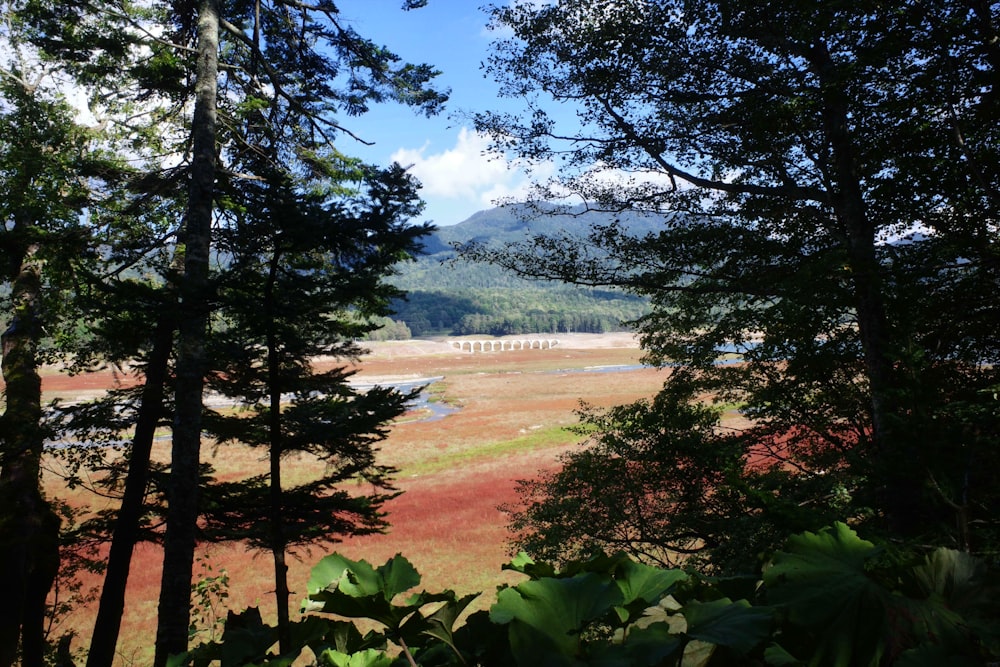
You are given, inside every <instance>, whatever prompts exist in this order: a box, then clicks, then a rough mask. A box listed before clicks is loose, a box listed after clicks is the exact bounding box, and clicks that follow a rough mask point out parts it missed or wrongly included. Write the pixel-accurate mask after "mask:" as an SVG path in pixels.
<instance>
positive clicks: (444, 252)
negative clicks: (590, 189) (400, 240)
mask: <svg viewBox="0 0 1000 667" xmlns="http://www.w3.org/2000/svg"><path fill="white" fill-rule="evenodd" d="M594 225H597V226H602V225H608V226H614V227H616V228H618V229H621V230H622V231H624V232H627V233H630V234H636V235H641V234H646V233H651V232H654V233H655V231H656V230H657V229H658V228H660V227H662V226H663V219H662V218H661V217H659V216H643V215H640V214H636V213H629V212H626V213H622V214H618V215H611V214H608V213H601V212H596V211H585V210H583V209H582V208H577V209H574V211H573V215H568V216H567V215H559V216H546V215H544V213H540V212H538V211H533V210H530V209H528V208H526V207H523V206H512V207H505V208H495V209H491V210H488V211H480V212H479V213H476V214H475V215H473V216H472V217H471V218H469V219H468V220H465V221H464V222H461V223H459V224H457V225H451V226H447V227H441V228H439V229H438V230H436V231H435V232H434V233H433V234H431V235H429V236H428V237H427V238H426V239H425V241H424V253H423V254H422V255H420V256H419V257H418V258H417V259H416V261H413V262H407V263H405V264H402V265H400V267H399V272H400V273H399V275H398V276H396V277H395V278H394V279H393V283H394V284H395V285H396V286H397V287H399V288H401V289H402V290H404V291H405V292H406V293H407V298H406V299H398V300H396V301H395V302H394V303H393V310H394V311H395V313H396V314H395V315H394V316H393V318H392V321H386V326H385V327H383V329H382V330H380V331H378V332H374V333H373V334H371V337H372V338H405V337H408V336H410V335H412V336H416V337H421V336H433V335H444V334H450V335H471V334H488V335H491V336H503V335H507V334H521V333H560V332H563V333H566V332H583V333H605V332H608V331H620V330H623V329H627V328H629V327H628V324H627V323H628V322H630V321H632V320H635V319H636V318H638V317H641V316H642V315H644V314H645V313H646V312H648V310H649V305H648V300H647V299H645V298H643V297H639V296H636V295H634V294H627V293H625V292H623V291H619V290H614V289H608V288H600V289H597V288H594V289H591V288H588V287H585V286H579V285H566V284H564V283H561V282H551V281H537V280H527V279H525V278H522V277H518V276H517V275H515V274H513V273H510V272H508V271H504V270H503V269H500V268H498V267H496V266H492V265H490V264H486V263H478V262H471V261H468V260H466V259H462V258H459V257H457V253H456V251H455V248H454V246H455V245H456V244H464V243H469V242H475V243H482V244H485V245H488V246H496V247H502V246H506V245H510V244H512V243H517V242H519V241H523V240H525V239H526V238H528V237H529V235H533V234H547V235H565V236H567V237H572V238H582V237H583V236H584V235H585V234H586V233H587V232H588V230H589V229H590V228H591V226H594Z"/></svg>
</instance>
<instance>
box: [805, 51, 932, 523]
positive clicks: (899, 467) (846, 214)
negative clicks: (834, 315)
mask: <svg viewBox="0 0 1000 667" xmlns="http://www.w3.org/2000/svg"><path fill="white" fill-rule="evenodd" d="M809 55H810V58H811V60H812V61H813V64H814V66H815V68H816V71H817V74H818V77H819V81H820V86H821V89H822V95H823V120H824V125H825V132H826V136H827V142H828V145H829V149H830V164H829V170H830V177H831V179H832V181H833V182H832V184H831V186H832V187H831V191H832V193H833V194H832V201H831V204H832V205H833V208H834V211H835V213H836V215H837V218H838V219H839V220H840V222H841V224H842V226H843V229H842V230H841V231H842V233H843V234H844V236H845V240H846V251H847V257H848V261H849V265H850V272H851V275H850V279H851V283H852V287H853V293H854V307H855V311H856V316H857V322H858V334H859V337H860V340H861V348H862V353H863V355H864V359H863V361H864V368H865V375H866V377H867V380H868V392H869V397H870V406H871V420H872V433H871V440H872V451H871V452H870V456H869V460H870V464H871V471H870V474H872V475H873V476H874V477H875V480H874V481H875V482H876V484H878V492H877V493H878V496H879V497H878V503H879V505H880V506H881V507H882V509H883V511H884V513H885V522H886V525H887V527H888V528H889V530H891V531H892V532H893V533H895V534H897V535H914V534H916V533H917V532H918V531H919V530H920V525H919V523H920V522H919V512H918V511H917V508H919V507H920V500H919V496H920V480H919V478H917V477H916V476H915V475H913V474H910V473H911V472H912V471H913V470H914V468H913V467H912V466H910V465H907V463H909V462H910V461H909V460H908V458H907V457H906V453H905V452H903V451H902V443H901V442H900V440H901V438H899V437H898V435H897V434H896V433H895V430H896V429H895V425H894V421H893V420H894V419H895V418H897V417H898V413H899V405H900V402H899V401H900V397H899V392H898V391H897V386H896V385H897V381H896V378H895V373H894V370H893V362H892V354H891V350H890V346H891V335H890V330H889V321H888V317H887V316H886V309H885V296H884V290H885V286H884V284H883V281H882V277H881V267H880V266H879V262H878V258H877V256H876V252H875V225H874V224H873V223H872V221H871V220H870V219H869V213H868V210H867V205H866V203H865V199H864V195H863V193H862V187H861V181H860V178H859V176H858V169H857V164H856V158H855V150H854V138H853V136H852V133H851V130H850V121H849V113H848V107H847V103H846V101H845V95H844V92H843V88H842V86H843V85H844V81H843V80H842V77H844V76H846V75H845V74H844V73H842V72H838V71H837V70H836V65H835V64H834V62H833V59H832V57H831V56H830V53H829V51H828V50H827V48H826V45H825V44H823V43H822V42H817V43H816V44H814V45H812V46H811V48H810V50H809ZM917 469H918V470H919V468H917Z"/></svg>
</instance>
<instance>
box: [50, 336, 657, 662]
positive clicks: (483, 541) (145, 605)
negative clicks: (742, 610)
mask: <svg viewBox="0 0 1000 667" xmlns="http://www.w3.org/2000/svg"><path fill="white" fill-rule="evenodd" d="M571 345H572V346H573V347H571ZM372 348H373V352H372V354H370V355H368V356H366V357H365V358H364V359H362V360H361V361H360V364H359V366H358V374H357V376H356V377H357V379H358V381H364V382H380V383H388V382H391V381H394V380H413V379H419V378H432V377H443V379H442V380H440V381H439V382H437V383H436V384H435V385H434V390H433V393H434V398H435V400H439V401H444V402H446V403H447V404H449V405H451V406H453V407H456V408H458V411H457V412H455V413H454V414H451V415H449V416H447V417H445V418H444V419H441V420H438V421H421V420H419V419H418V418H419V417H420V415H419V414H414V415H411V416H410V418H408V419H404V420H401V421H400V423H398V424H396V425H395V426H394V427H393V429H392V431H391V435H390V436H389V438H388V440H386V441H385V442H384V443H383V445H382V448H381V452H380V459H381V461H383V462H384V463H386V464H390V465H393V466H396V467H397V468H399V470H400V473H399V476H398V478H397V482H398V486H399V488H400V489H402V490H403V491H404V493H403V494H402V495H401V496H400V497H399V498H397V499H394V500H393V501H391V502H390V503H389V505H388V507H387V509H388V511H389V521H390V522H391V523H392V528H391V529H390V530H389V531H388V532H387V533H385V534H381V535H372V536H366V537H359V538H351V539H348V540H346V541H344V542H341V543H339V544H328V545H319V546H315V547H313V548H312V549H311V550H302V551H300V552H297V553H296V554H294V556H295V557H294V558H292V559H291V561H290V565H291V567H290V573H289V580H290V583H291V585H292V588H293V590H294V593H293V606H295V605H296V603H297V600H298V599H299V598H300V597H302V596H304V595H305V583H306V581H307V580H308V572H309V569H310V568H311V567H312V565H313V563H315V562H316V561H317V560H318V559H319V558H321V557H322V556H323V555H325V554H326V553H329V552H330V551H333V550H337V551H340V552H342V553H344V554H345V555H347V556H348V557H350V558H354V559H358V558H364V559H366V560H368V561H369V562H372V563H373V564H381V563H382V562H384V561H385V560H386V559H387V558H389V557H391V556H392V555H394V554H396V553H402V554H404V555H405V556H406V557H407V558H409V559H410V560H411V561H412V562H413V563H414V565H415V566H416V567H417V569H418V570H419V571H420V572H421V573H422V575H423V586H425V587H426V588H427V589H428V590H437V589H443V588H452V589H454V590H456V591H457V592H459V593H467V592H473V591H486V592H487V595H486V596H484V597H485V599H484V600H483V601H482V603H481V604H482V605H486V604H488V603H489V601H490V600H491V599H492V592H493V590H494V588H495V586H497V585H498V584H500V583H503V582H506V581H511V580H512V579H511V577H512V576H513V575H510V574H507V573H503V572H501V570H500V566H501V565H502V564H503V563H505V562H506V561H507V560H508V559H509V556H510V547H509V535H508V533H507V530H506V527H505V524H506V521H505V517H504V515H503V514H502V513H501V512H500V511H499V510H498V509H497V506H498V505H500V504H502V503H509V502H513V501H515V500H516V495H515V492H514V488H515V481H516V480H518V479H524V478H530V477H533V476H535V475H537V474H538V473H539V471H542V470H550V469H552V468H553V467H554V465H555V464H556V457H557V456H558V455H559V454H560V453H561V452H563V451H565V450H566V449H567V448H569V447H573V446H576V443H577V442H578V441H579V440H580V436H578V435H575V434H573V433H572V432H570V431H568V430H567V427H570V426H572V425H574V424H575V423H576V422H577V420H576V416H575V414H574V411H575V410H576V409H577V408H578V407H579V405H580V402H581V401H585V402H587V403H589V404H592V405H599V406H610V405H614V404H619V403H624V402H628V401H632V400H635V399H637V398H640V397H646V396H651V395H652V394H654V393H655V392H656V391H657V390H658V389H659V387H660V386H661V385H662V383H663V380H664V379H665V371H657V370H654V369H648V368H641V369H633V370H629V371H623V372H602V371H601V369H602V367H608V366H634V365H637V364H638V362H639V356H640V351H639V350H638V348H637V347H635V346H634V344H632V343H631V342H630V341H624V342H623V341H622V339H620V338H610V339H609V338H605V339H599V338H598V337H593V338H588V337H579V336H576V337H572V339H571V340H566V341H563V342H561V344H560V345H559V346H557V347H555V348H553V349H546V350H538V349H535V350H524V351H505V352H486V353H480V352H476V353H470V352H468V351H465V352H460V351H458V350H457V349H454V348H452V347H451V346H450V345H447V344H445V343H434V344H430V343H426V344H419V343H416V342H414V343H409V344H389V343H386V344H376V345H373V346H372ZM322 363H323V364H330V363H333V362H332V361H330V360H327V361H325V362H322ZM111 381H112V378H111V377H110V376H108V375H106V374H105V375H103V376H91V377H87V378H66V377H64V376H62V375H58V374H53V375H50V376H49V377H47V378H46V383H45V389H46V391H47V393H48V394H49V395H54V394H61V395H65V396H67V397H70V398H72V397H73V396H74V392H75V391H80V392H90V393H92V392H94V391H98V390H99V389H100V387H101V386H107V384H108V383H110V382H111ZM74 382H77V383H76V384H74ZM167 451H168V442H166V441H162V442H159V443H158V444H157V451H156V456H157V457H158V458H160V459H161V460H162V459H163V458H164V457H165V456H166V454H167ZM204 451H205V460H206V461H207V462H209V463H211V464H212V465H213V466H214V467H215V468H216V471H217V474H218V476H219V477H220V478H223V479H225V478H231V477H236V476H238V475H242V474H244V473H245V472H247V471H250V470H259V469H261V466H264V465H266V464H265V462H263V461H261V460H260V458H259V453H255V452H251V451H249V450H248V449H242V448H238V447H226V448H224V449H221V448H220V449H219V450H218V451H215V450H214V449H213V448H212V447H211V445H210V444H209V445H208V446H206V447H205V448H204ZM315 465H316V463H315V462H314V461H310V460H307V459H304V458H299V459H292V460H290V461H289V462H288V468H287V470H288V476H289V478H290V479H294V477H295V475H296V474H302V475H306V474H308V473H309V471H310V470H311V469H312V468H313V467H314V466H315ZM47 488H48V492H49V494H50V495H52V496H58V497H67V491H66V489H65V488H64V485H63V483H62V481H61V480H60V479H59V477H58V476H57V475H55V474H50V475H49V477H48V478H47ZM71 500H72V502H73V503H74V504H83V503H87V502H93V499H89V500H88V499H87V498H86V497H85V496H83V495H81V494H80V493H74V494H72V497H71ZM201 558H202V563H203V564H205V565H206V566H210V567H211V568H212V570H211V572H208V571H207V570H206V571H205V573H206V574H213V573H215V574H217V573H218V572H219V571H220V570H221V569H223V568H224V569H225V570H226V572H227V573H228V576H229V580H230V584H229V590H228V594H229V597H228V599H227V600H226V603H225V604H226V607H227V608H229V609H242V608H244V607H248V606H259V607H260V608H261V611H262V613H263V615H264V618H265V619H269V618H271V617H273V606H274V605H273V600H272V594H271V592H270V591H271V590H272V585H271V583H270V580H271V560H270V556H269V555H268V554H265V553H257V552H252V551H247V550H246V549H245V548H244V547H243V546H242V545H240V544H228V545H203V546H202V548H201ZM199 567H202V566H201V565H199ZM197 569H198V568H196V570H197ZM159 572H160V554H159V552H158V549H157V548H155V547H153V546H151V545H142V546H140V547H139V549H138V550H137V553H136V563H135V566H134V567H133V574H132V576H131V578H130V581H129V592H128V597H127V611H126V616H125V618H124V624H123V630H122V641H121V644H120V648H121V653H122V657H121V664H123V665H126V664H145V663H147V662H148V660H149V654H148V650H149V648H150V647H151V645H152V637H153V633H154V628H155V616H156V599H157V594H158V586H159ZM90 583H94V584H98V583H99V579H98V578H96V577H95V578H94V579H93V580H92V582H90ZM92 619H93V610H92V609H83V610H80V611H79V612H78V613H77V614H76V615H75V616H74V617H73V618H72V619H70V620H69V626H68V627H72V629H73V630H75V631H76V632H77V634H78V636H79V637H80V638H81V639H79V640H78V641H77V643H78V644H81V645H85V644H86V641H85V638H86V637H87V636H88V635H89V632H90V625H91V623H92Z"/></svg>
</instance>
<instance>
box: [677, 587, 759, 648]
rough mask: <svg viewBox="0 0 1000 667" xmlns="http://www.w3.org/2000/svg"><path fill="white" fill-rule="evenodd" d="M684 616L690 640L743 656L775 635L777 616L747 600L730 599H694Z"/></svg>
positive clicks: (687, 605)
mask: <svg viewBox="0 0 1000 667" xmlns="http://www.w3.org/2000/svg"><path fill="white" fill-rule="evenodd" d="M682 613H683V614H684V618H685V619H687V625H688V628H687V634H688V636H689V637H691V638H692V639H698V640H701V641H703V642H708V643H710V644H715V645H717V646H728V647H730V648H733V649H735V650H737V651H739V652H740V653H749V652H750V651H752V650H753V649H754V648H756V647H757V646H758V645H760V644H761V643H762V642H764V641H765V640H767V639H768V638H769V637H770V636H771V622H772V618H773V615H774V612H773V611H772V610H771V609H768V608H767V607H751V606H750V603H749V602H747V601H746V600H737V601H736V602H733V601H731V600H729V599H728V598H722V599H721V600H713V601H711V602H698V601H697V600H692V601H691V602H689V603H688V604H686V605H684V609H683V610H682Z"/></svg>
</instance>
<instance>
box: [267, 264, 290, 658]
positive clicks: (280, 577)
mask: <svg viewBox="0 0 1000 667" xmlns="http://www.w3.org/2000/svg"><path fill="white" fill-rule="evenodd" d="M280 257H281V255H280V250H279V249H278V248H277V245H276V247H275V248H274V255H273V256H272V258H271V266H270V271H269V273H268V279H267V285H266V287H265V292H264V313H265V317H266V318H267V324H266V326H267V327H268V332H267V384H268V387H267V388H268V394H269V398H270V401H271V404H270V411H269V412H268V438H269V440H270V442H269V450H270V461H271V474H270V487H269V496H270V504H271V507H270V514H271V516H270V521H271V555H272V556H273V559H274V597H275V604H276V607H277V611H278V646H279V649H280V651H281V654H282V655H284V654H286V653H289V652H290V651H291V650H292V635H291V619H290V617H289V613H288V598H289V595H290V592H289V590H288V565H287V564H286V563H285V546H286V544H285V531H284V527H283V524H282V517H281V514H282V512H281V508H282V501H281V500H282V499H281V454H282V444H283V442H282V441H283V435H282V431H281V429H282V424H281V389H282V387H281V359H280V353H279V351H278V340H277V336H276V335H275V332H274V324H275V319H276V314H275V312H274V299H275V296H276V295H275V293H274V290H275V282H276V280H277V274H278V266H279V262H280Z"/></svg>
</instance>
